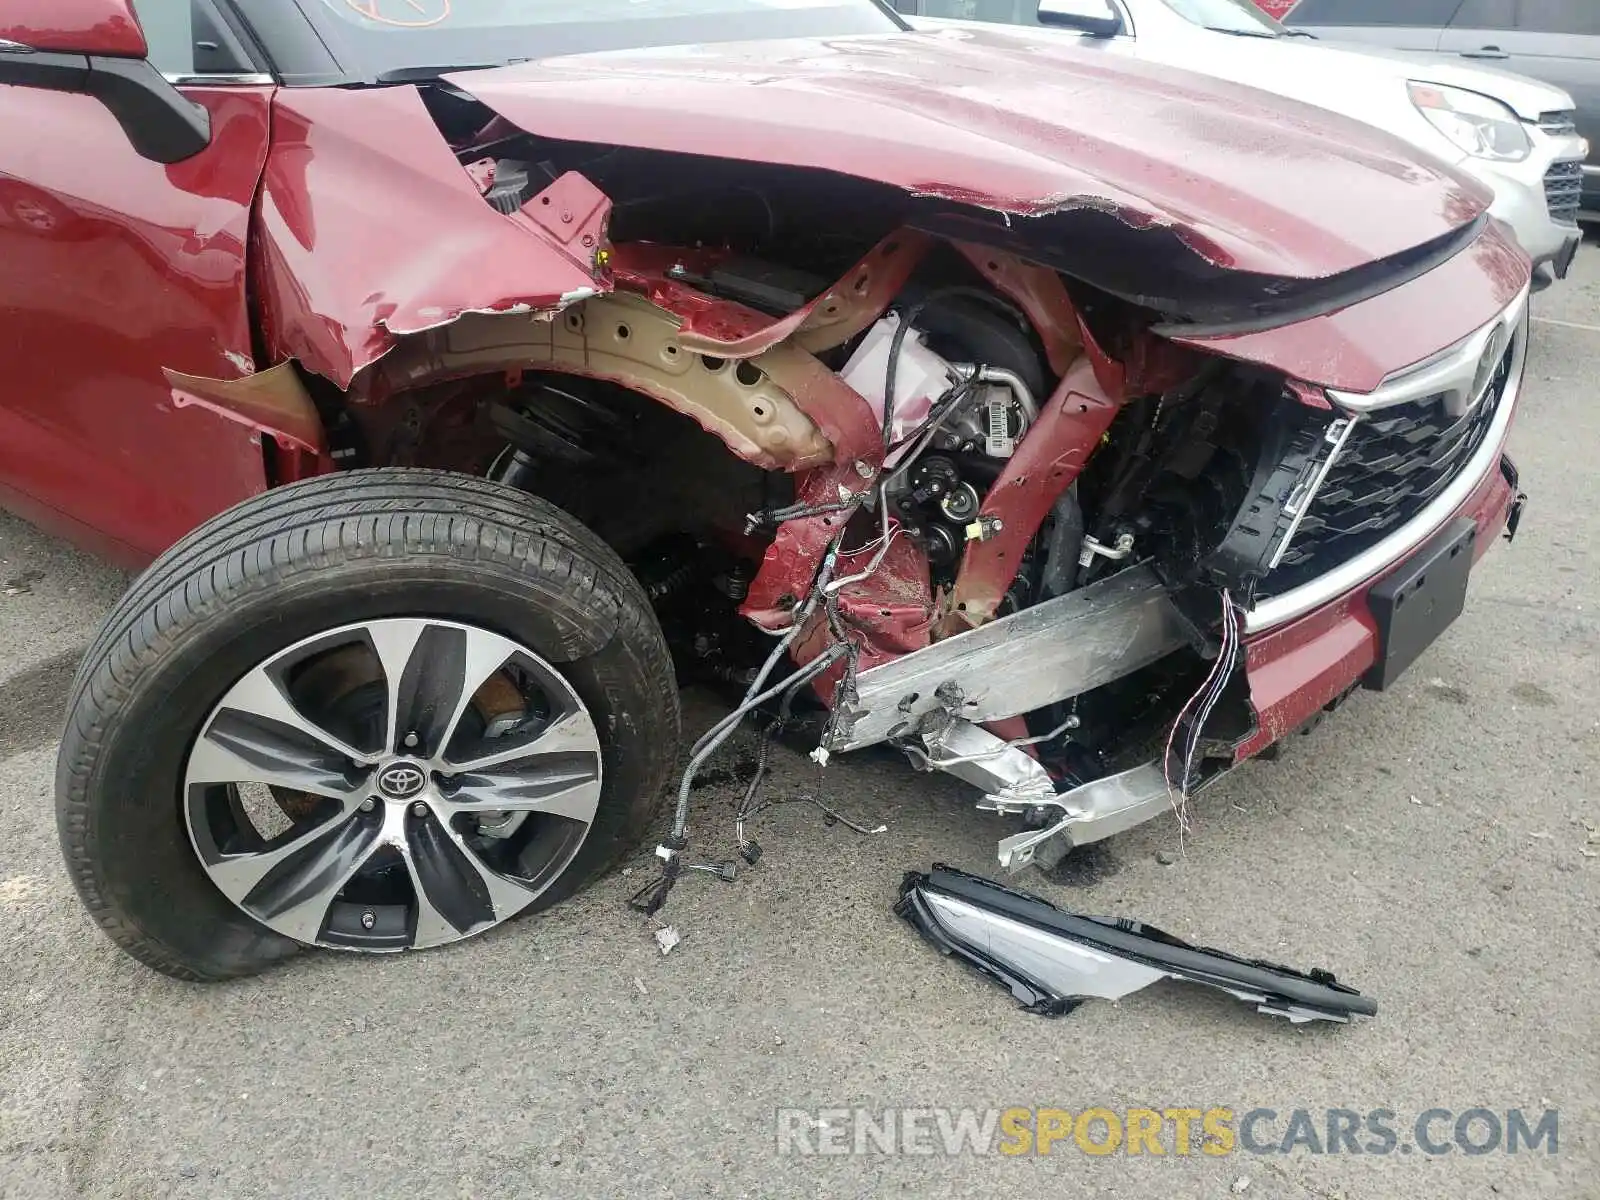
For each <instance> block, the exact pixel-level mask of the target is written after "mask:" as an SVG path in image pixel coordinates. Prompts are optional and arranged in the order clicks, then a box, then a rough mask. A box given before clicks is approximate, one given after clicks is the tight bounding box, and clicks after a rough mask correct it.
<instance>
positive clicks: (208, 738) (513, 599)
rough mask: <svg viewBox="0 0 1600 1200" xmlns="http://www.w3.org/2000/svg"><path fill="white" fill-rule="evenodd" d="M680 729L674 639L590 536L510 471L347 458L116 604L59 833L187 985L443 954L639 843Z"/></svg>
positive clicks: (133, 931)
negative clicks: (357, 462)
mask: <svg viewBox="0 0 1600 1200" xmlns="http://www.w3.org/2000/svg"><path fill="white" fill-rule="evenodd" d="M677 739H678V701H677V691H676V687H675V684H674V681H673V678H672V672H671V660H670V658H669V656H668V653H667V649H666V645H665V643H664V641H663V639H662V637H661V632H660V629H659V628H658V626H657V624H656V621H655V618H654V616H653V615H652V614H651V612H650V608H649V605H648V603H647V601H646V599H645V597H644V594H643V592H642V591H641V589H640V588H639V586H638V584H637V583H636V582H635V581H634V579H633V578H632V576H631V575H630V574H629V573H628V570H627V568H626V567H625V566H624V565H623V564H622V562H621V561H620V560H619V559H618V558H617V557H616V555H615V554H614V553H612V551H611V550H610V549H609V548H608V547H606V546H605V545H604V544H603V543H601V542H600V541H599V540H598V539H597V538H596V537H595V536H594V535H593V534H591V533H590V532H589V531H587V530H586V529H584V528H583V527H582V526H581V525H579V524H578V523H577V522H576V521H574V520H573V519H572V518H571V517H569V516H567V515H566V514H565V513H562V512H561V511H560V510H558V509H556V508H554V507H552V506H550V505H549V504H546V503H544V502H542V501H539V500H536V499H533V498H531V497H528V496H526V495H524V494H522V493H520V492H517V491H514V490H512V489H509V488H505V487H502V486H499V485H496V484H491V483H485V482H483V481H480V480H475V479H470V478H465V477H461V476H456V475H449V474H444V473H441V472H434V471H409V470H374V471H353V472H346V473H342V474H338V475H332V476H324V477H322V478H319V479H315V480H311V481H308V482H306V483H300V484H295V485H292V486H289V487H285V488H281V489H278V490H276V491H272V492H269V493H267V494H266V495H264V496H260V497H257V498H255V499H253V500H249V501H246V502H245V503H243V504H240V505H238V506H236V507H235V508H232V509H230V510H229V511H227V512H225V513H223V514H222V515H221V516H219V517H217V518H215V519H214V520H212V521H210V522H209V523H207V524H206V525H204V526H202V527H201V528H200V529H198V530H196V531H195V532H194V533H192V534H190V535H189V536H188V537H187V538H185V539H184V540H183V541H182V542H180V543H179V544H178V545H176V546H174V547H173V548H172V549H171V550H169V551H168V552H167V553H166V554H164V555H163V556H162V557H161V558H160V559H159V560H157V562H156V563H155V565H154V566H152V567H151V568H150V569H149V571H147V572H146V573H145V574H144V575H143V576H141V577H140V579H139V580H138V581H137V582H136V583H135V585H134V587H133V588H132V590H131V591H130V592H129V593H128V595H127V596H125V597H124V598H123V599H122V601H121V602H120V603H119V604H118V605H117V607H116V609H115V610H114V611H113V612H112V614H111V616H110V617H109V618H108V619H107V621H106V623H105V625H104V626H103V627H102V629H101V632H100V634H99V636H98V637H97V638H96V640H95V642H94V644H93V645H92V646H91V647H90V649H89V652H88V654H87V655H86V656H85V659H84V662H83V664H82V666H81V667H80V668H79V671H78V677H77V681H76V683H75V685H74V687H73V694H72V699H71V705H70V711H69V714H68V720H67V725H66V732H65V734H64V736H63V740H62V746H61V752H60V758H59V761H58V765H57V775H56V796H57V815H58V822H59V828H60V834H61V844H62V849H63V853H64V854H65V857H66V860H67V866H68V869H69V870H70V872H71V874H72V878H73V882H74V883H75V884H76V886H77V889H78V893H79V895H80V896H81V897H82V899H83V902H84V904H85V905H86V906H87V907H88V909H89V911H90V913H91V914H92V915H93V916H94V918H95V920H96V921H97V922H98V923H99V924H100V926H101V928H102V929H104V930H105V931H106V932H107V933H108V934H109V935H110V936H111V938H112V939H113V940H114V941H116V943H117V944H118V945H119V946H121V947H122V948H123V949H124V950H126V951H127V952H128V953H130V954H132V955H133V956H134V957H136V958H138V959H139V960H140V961H142V962H144V963H146V964H148V965H149V966H151V967H154V968H155V969H157V970H160V971H164V972H166V973H168V974H171V975H175V976H178V977H180V978H185V979H195V980H213V979H225V978H231V977H235V976H240V975H246V974H250V973H252V972H254V971H257V970H260V969H261V968H263V967H265V966H267V965H268V964H270V963H272V962H274V961H276V960H277V959H280V958H282V957H284V956H286V955H288V954H291V953H293V952H294V951H295V950H297V949H298V948H299V947H300V946H301V945H319V946H328V947H336V948H341V949H347V950H365V951H392V950H403V949H409V948H423V947H428V946H438V945H442V944H445V943H448V942H453V941H456V940H459V939H461V938H464V937H468V936H470V935H472V934H474V933H479V932H481V931H483V930H485V929H489V928H492V927H493V926H495V925H498V924H500V923H501V922H503V921H505V920H507V919H508V918H510V917H512V916H515V915H517V914H518V913H523V912H529V911H533V910H537V909H539V908H543V907H546V906H548V905H550V904H553V903H555V902H556V901H558V900H560V899H562V898H563V897H565V896H568V895H570V894H572V893H573V892H574V891H576V890H577V889H579V888H580V887H582V886H583V885H584V884H585V883H587V882H588V881H590V880H591V879H593V878H594V877H595V876H596V875H597V874H599V873H600V872H602V871H603V870H604V869H605V868H606V867H607V866H608V865H610V864H611V863H612V862H613V861H614V860H615V859H616V858H617V856H618V855H619V854H621V853H622V852H623V851H625V850H626V849H628V848H630V847H631V846H633V845H635V844H636V843H637V842H638V840H639V839H640V838H641V837H642V836H643V834H644V831H645V828H646V826H647V825H648V824H649V822H650V820H651V818H652V817H653V816H654V814H655V812H656V810H657V808H658V806H659V803H660V800H661V797H662V795H663V787H664V785H665V783H666V777H667V772H668V771H669V769H670V768H671V765H672V763H673V762H674V761H675V758H676V754H677Z"/></svg>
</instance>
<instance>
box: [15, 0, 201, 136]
mask: <svg viewBox="0 0 1600 1200" xmlns="http://www.w3.org/2000/svg"><path fill="white" fill-rule="evenodd" d="M5 4H6V13H5V15H4V16H0V84H11V85H12V86H14V87H31V88H40V89H43V90H45V91H52V92H77V93H81V94H83V95H88V96H93V97H94V98H95V99H97V100H99V101H100V103H102V104H104V105H105V106H106V108H107V109H109V110H110V111H111V115H112V116H114V117H116V119H117V121H118V123H120V124H121V126H122V129H123V132H124V133H126V134H127V135H128V141H129V142H131V143H132V144H133V148H134V150H135V151H137V152H138V153H139V154H140V155H142V156H143V157H145V158H148V159H152V160H153V161H155V162H160V163H174V162H182V161H183V160H184V159H186V158H190V157H192V156H194V155H196V154H198V153H200V151H202V150H204V149H205V148H206V147H207V146H208V145H210V144H211V114H210V113H208V112H207V111H206V110H205V109H204V108H202V107H201V106H200V105H198V104H195V103H192V102H191V101H189V100H188V99H186V98H185V97H184V96H183V94H182V93H181V92H179V91H178V89H177V88H175V87H173V86H172V85H171V84H170V83H168V82H167V80H166V78H165V77H164V76H163V75H162V74H161V72H160V71H158V70H156V69H155V67H154V66H153V65H152V64H151V62H150V60H149V58H148V57H147V55H148V54H149V52H150V51H149V46H148V45H147V44H146V42H145V38H144V31H143V30H142V29H140V27H139V22H138V20H137V19H136V18H135V16H134V14H133V10H132V8H130V7H129V0H72V2H71V3H68V4H64V3H62V0H5Z"/></svg>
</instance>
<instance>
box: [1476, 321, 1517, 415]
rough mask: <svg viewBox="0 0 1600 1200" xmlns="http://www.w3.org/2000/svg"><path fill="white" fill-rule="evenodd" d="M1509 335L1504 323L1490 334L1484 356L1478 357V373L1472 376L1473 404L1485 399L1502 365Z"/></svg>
mask: <svg viewBox="0 0 1600 1200" xmlns="http://www.w3.org/2000/svg"><path fill="white" fill-rule="evenodd" d="M1508 336H1509V335H1508V334H1507V333H1506V327H1505V326H1504V325H1496V326H1495V327H1494V332H1493V333H1491V334H1490V335H1489V343H1488V345H1486V346H1484V348H1483V357H1481V358H1480V359H1478V371H1477V374H1475V375H1474V376H1473V377H1472V397H1471V402H1472V405H1476V404H1477V403H1478V402H1479V401H1480V400H1482V399H1483V393H1484V392H1485V391H1486V390H1487V389H1488V387H1489V381H1490V380H1492V379H1493V378H1494V373H1495V371H1496V369H1497V368H1498V367H1499V366H1500V358H1501V356H1502V355H1504V354H1505V351H1506V341H1507V339H1508Z"/></svg>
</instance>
